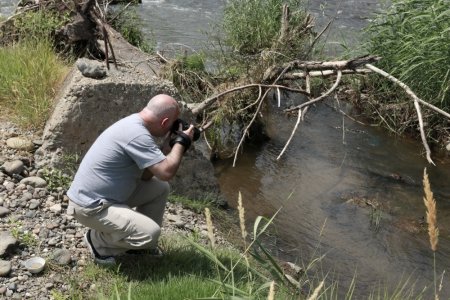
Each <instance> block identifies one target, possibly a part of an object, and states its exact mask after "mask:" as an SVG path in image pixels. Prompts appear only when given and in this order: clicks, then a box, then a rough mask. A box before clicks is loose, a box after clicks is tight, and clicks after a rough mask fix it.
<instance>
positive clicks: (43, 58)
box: [0, 38, 68, 128]
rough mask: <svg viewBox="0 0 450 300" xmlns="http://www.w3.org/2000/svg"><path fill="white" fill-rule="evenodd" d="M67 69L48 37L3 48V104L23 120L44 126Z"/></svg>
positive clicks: (0, 94)
mask: <svg viewBox="0 0 450 300" xmlns="http://www.w3.org/2000/svg"><path fill="white" fill-rule="evenodd" d="M67 70H68V68H67V66H66V65H65V63H64V62H63V61H62V60H61V59H59V58H58V56H56V55H55V53H54V51H53V48H52V46H51V43H50V42H49V41H48V40H47V39H45V38H43V39H40V40H38V39H36V40H33V39H30V40H22V41H20V42H18V43H16V44H14V45H12V46H9V47H4V48H0V104H1V105H2V107H4V108H5V109H8V110H9V111H12V114H13V116H16V118H17V121H18V122H19V123H20V124H22V125H24V126H30V127H31V126H32V127H37V128H40V127H42V126H43V125H44V124H45V121H46V120H47V119H48V117H49V114H50V110H51V108H52V104H53V97H54V95H55V93H56V90H57V86H58V85H59V83H60V82H61V81H62V78H63V76H65V74H66V73H67ZM4 112H5V111H4Z"/></svg>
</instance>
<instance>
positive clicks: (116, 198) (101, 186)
mask: <svg viewBox="0 0 450 300" xmlns="http://www.w3.org/2000/svg"><path fill="white" fill-rule="evenodd" d="M179 113H180V108H179V106H178V103H177V102H176V100H175V99H173V98H172V97H170V96H168V95H164V94H160V95H157V96H155V97H153V98H152V99H150V101H149V102H148V104H147V106H146V107H145V108H143V109H142V111H140V112H139V113H135V114H132V115H130V116H128V117H125V118H123V119H121V120H119V121H118V122H116V123H114V124H113V125H111V126H110V127H109V128H107V129H106V130H105V131H104V132H103V133H102V134H101V135H100V136H99V137H98V138H97V140H96V141H95V142H94V144H93V145H92V146H91V148H90V149H89V151H88V152H87V153H86V155H85V156H84V158H83V160H82V162H81V164H80V167H79V169H78V171H77V173H76V175H75V178H74V180H73V182H72V185H71V186H70V189H69V190H68V192H67V195H68V197H69V199H70V201H69V207H68V214H73V215H74V217H75V218H76V219H77V220H78V221H79V222H80V223H81V224H83V225H85V226H86V227H88V230H87V232H86V234H85V236H84V242H85V243H86V246H87V247H88V249H89V251H90V252H91V254H92V256H93V258H94V261H95V262H96V263H97V264H102V265H113V264H115V258H114V257H115V256H118V255H121V254H124V253H125V252H127V251H129V250H141V249H147V250H149V251H150V252H152V251H153V252H156V251H157V249H158V247H157V246H158V238H159V235H160V233H161V224H162V220H163V214H164V209H165V205H166V201H167V197H168V195H169V184H168V183H167V181H168V180H170V179H171V178H172V177H173V176H174V175H175V173H176V172H177V170H178V167H179V166H180V163H181V158H182V157H183V154H184V152H185V151H186V150H187V148H189V146H190V144H191V142H192V138H193V126H192V125H191V126H190V127H189V128H188V129H187V130H185V131H183V133H184V134H182V133H180V135H179V136H177V138H176V139H175V140H173V141H172V143H170V144H173V146H172V147H171V148H170V146H169V139H170V135H171V133H170V131H171V128H172V126H173V123H174V122H175V120H176V119H177V118H178V115H179ZM180 131H181V127H180ZM155 137H166V140H165V142H164V146H163V149H162V150H160V148H159V147H158V145H157V144H156V143H155V140H154V138H155ZM173 142H174V143H173Z"/></svg>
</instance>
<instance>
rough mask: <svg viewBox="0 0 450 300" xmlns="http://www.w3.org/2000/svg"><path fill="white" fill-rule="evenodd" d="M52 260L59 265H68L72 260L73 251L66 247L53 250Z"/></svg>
mask: <svg viewBox="0 0 450 300" xmlns="http://www.w3.org/2000/svg"><path fill="white" fill-rule="evenodd" d="M52 261H53V262H54V263H56V264H58V265H68V264H70V262H71V261H72V257H71V253H70V251H69V250H66V249H57V250H56V251H55V252H53V258H52Z"/></svg>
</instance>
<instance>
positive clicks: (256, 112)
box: [233, 90, 269, 167]
mask: <svg viewBox="0 0 450 300" xmlns="http://www.w3.org/2000/svg"><path fill="white" fill-rule="evenodd" d="M268 92H269V90H267V91H266V92H265V93H264V96H262V97H261V99H260V100H259V104H258V107H257V108H256V111H255V113H254V115H253V118H252V119H251V120H250V123H248V125H247V127H245V130H244V133H243V134H242V137H241V140H240V141H239V144H238V146H237V147H236V150H235V153H234V159H233V167H234V166H236V160H237V155H238V152H239V148H241V146H242V143H243V142H244V140H245V136H246V135H247V132H248V130H249V128H250V126H252V124H253V122H254V121H255V119H256V116H257V115H258V112H259V110H260V109H261V105H262V103H263V100H264V98H265V97H266V95H267V93H268Z"/></svg>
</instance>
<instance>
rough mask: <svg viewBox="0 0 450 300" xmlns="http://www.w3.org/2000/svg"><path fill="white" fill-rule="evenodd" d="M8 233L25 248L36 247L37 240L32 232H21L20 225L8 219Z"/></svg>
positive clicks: (18, 222)
mask: <svg viewBox="0 0 450 300" xmlns="http://www.w3.org/2000/svg"><path fill="white" fill-rule="evenodd" d="M9 223H10V232H11V235H12V236H13V237H14V238H15V239H17V240H18V241H19V243H20V244H23V245H25V246H27V247H33V246H36V245H37V242H38V241H37V239H36V237H35V236H34V235H33V233H32V232H29V231H26V230H23V228H22V223H21V222H20V221H17V220H13V219H10V220H9Z"/></svg>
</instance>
